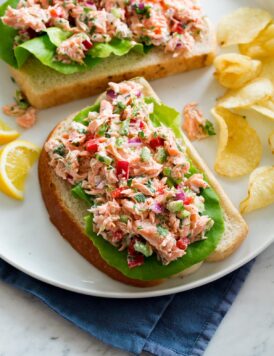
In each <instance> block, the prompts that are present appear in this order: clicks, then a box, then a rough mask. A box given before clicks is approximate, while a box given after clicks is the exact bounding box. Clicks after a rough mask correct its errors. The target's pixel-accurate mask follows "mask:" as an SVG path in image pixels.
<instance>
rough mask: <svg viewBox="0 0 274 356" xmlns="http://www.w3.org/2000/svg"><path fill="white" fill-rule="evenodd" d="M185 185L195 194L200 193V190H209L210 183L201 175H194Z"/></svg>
mask: <svg viewBox="0 0 274 356" xmlns="http://www.w3.org/2000/svg"><path fill="white" fill-rule="evenodd" d="M185 185H186V186H187V187H189V188H190V189H191V190H193V191H194V192H195V193H199V192H200V188H207V187H208V183H207V182H206V181H205V180H204V177H203V175H202V174H201V173H196V174H193V175H192V176H191V177H189V178H188V180H187V181H186V182H185Z"/></svg>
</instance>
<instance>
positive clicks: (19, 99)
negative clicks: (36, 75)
mask: <svg viewBox="0 0 274 356" xmlns="http://www.w3.org/2000/svg"><path fill="white" fill-rule="evenodd" d="M14 99H15V101H16V104H17V105H18V106H19V107H20V108H21V109H27V108H28V107H29V106H30V105H29V103H28V101H27V99H26V98H25V97H24V95H23V93H22V92H21V90H16V93H15V98H14Z"/></svg>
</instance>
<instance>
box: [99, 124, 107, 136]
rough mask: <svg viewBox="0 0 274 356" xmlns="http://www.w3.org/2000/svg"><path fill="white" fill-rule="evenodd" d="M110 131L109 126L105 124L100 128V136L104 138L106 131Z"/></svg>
mask: <svg viewBox="0 0 274 356" xmlns="http://www.w3.org/2000/svg"><path fill="white" fill-rule="evenodd" d="M107 129H108V125H107V124H103V125H101V126H100V127H99V130H98V135H99V136H104V135H105V133H106V131H107Z"/></svg>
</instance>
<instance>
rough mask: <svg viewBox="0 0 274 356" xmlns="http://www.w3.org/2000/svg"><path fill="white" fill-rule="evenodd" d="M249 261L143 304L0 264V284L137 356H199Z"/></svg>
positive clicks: (149, 299)
mask: <svg viewBox="0 0 274 356" xmlns="http://www.w3.org/2000/svg"><path fill="white" fill-rule="evenodd" d="M253 263H254V261H251V262H249V263H248V264H247V265H245V266H244V267H242V268H240V269H238V270H237V271H235V272H233V273H231V274H229V275H227V276H225V277H223V278H222V279H219V280H218V281H215V282H213V283H210V284H207V285H205V286H202V287H199V288H196V289H193V290H190V291H187V292H183V293H178V294H173V295H169V296H163V297H156V298H147V299H107V298H99V297H91V296H86V295H82V294H77V293H73V292H69V291H66V290H63V289H60V288H57V287H53V286H51V285H48V284H46V283H43V282H40V281H38V280H36V279H34V278H32V277H30V276H28V275H26V274H25V273H23V272H20V271H19V270H17V269H16V268H14V267H12V266H11V265H9V264H8V263H6V262H5V261H3V260H1V259H0V279H1V280H2V281H4V282H6V283H8V284H10V285H12V286H14V287H16V288H18V289H20V290H23V291H25V292H28V293H30V294H32V295H34V296H36V297H37V298H38V299H40V300H41V301H42V302H44V303H45V304H46V305H48V306H49V307H50V308H51V309H53V310H54V311H55V312H56V313H58V314H59V315H61V316H62V317H64V318H65V319H67V320H69V321H71V322H72V323H73V324H75V325H76V326H78V327H79V328H81V329H83V330H85V331H86V332H88V333H89V334H91V335H93V336H95V337H96V338H98V339H99V340H101V341H103V342H104V343H106V344H109V345H111V346H113V347H116V348H119V349H122V350H125V351H128V352H130V353H133V354H136V355H139V354H140V353H141V352H142V351H147V352H150V353H151V354H153V355H157V356H178V355H182V356H200V355H202V354H203V352H204V350H205V349H206V347H207V345H208V342H209V341H210V339H211V338H212V336H213V334H214V332H215V330H216V329H217V327H218V325H219V324H220V322H221V320H222V319H223V317H224V316H225V314H226V312H227V311H228V309H229V307H230V306H231V304H232V303H233V300H234V299H235V297H236V295H237V293H238V292H239V290H240V288H241V286H242V284H243V282H244V280H245V278H246V277H247V275H248V273H249V271H250V269H251V267H252V265H253Z"/></svg>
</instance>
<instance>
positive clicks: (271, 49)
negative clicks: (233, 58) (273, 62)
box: [239, 22, 274, 58]
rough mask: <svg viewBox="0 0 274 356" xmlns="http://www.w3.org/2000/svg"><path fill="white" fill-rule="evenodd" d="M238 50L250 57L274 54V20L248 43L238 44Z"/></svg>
mask: <svg viewBox="0 0 274 356" xmlns="http://www.w3.org/2000/svg"><path fill="white" fill-rule="evenodd" d="M239 49H240V52H241V53H242V54H245V55H246V56H249V57H252V58H262V57H268V56H269V57H271V56H274V22H272V23H271V24H270V25H268V26H267V27H266V28H265V29H264V30H263V31H262V32H260V33H259V35H258V36H257V37H256V38H255V39H254V40H253V41H252V42H250V43H247V44H241V45H239Z"/></svg>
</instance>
